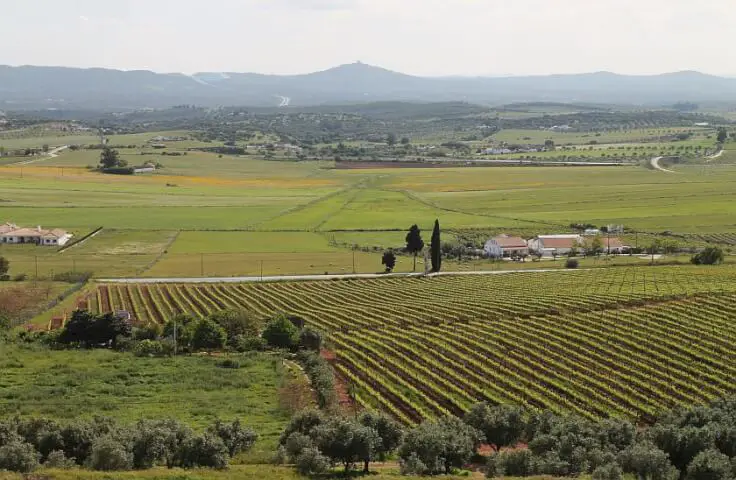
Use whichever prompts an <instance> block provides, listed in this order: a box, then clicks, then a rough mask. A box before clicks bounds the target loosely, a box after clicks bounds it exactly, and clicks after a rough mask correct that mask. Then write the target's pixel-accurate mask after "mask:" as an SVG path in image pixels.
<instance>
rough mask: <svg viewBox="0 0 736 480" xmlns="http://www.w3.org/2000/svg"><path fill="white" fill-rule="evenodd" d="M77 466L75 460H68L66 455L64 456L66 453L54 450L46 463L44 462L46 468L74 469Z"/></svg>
mask: <svg viewBox="0 0 736 480" xmlns="http://www.w3.org/2000/svg"><path fill="white" fill-rule="evenodd" d="M76 465H77V463H76V462H75V461H74V459H73V458H66V455H64V452H62V451H61V450H54V451H53V452H51V453H49V456H48V457H46V461H45V462H43V466H44V467H45V468H58V469H67V468H74V467H75V466H76Z"/></svg>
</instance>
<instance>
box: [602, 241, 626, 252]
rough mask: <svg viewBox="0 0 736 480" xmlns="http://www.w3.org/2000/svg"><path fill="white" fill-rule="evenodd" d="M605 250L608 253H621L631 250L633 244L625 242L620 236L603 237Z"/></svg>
mask: <svg viewBox="0 0 736 480" xmlns="http://www.w3.org/2000/svg"><path fill="white" fill-rule="evenodd" d="M601 243H602V244H603V251H604V252H606V253H613V254H621V253H628V252H629V251H631V246H630V245H626V244H624V242H622V241H621V239H620V238H614V237H603V238H601Z"/></svg>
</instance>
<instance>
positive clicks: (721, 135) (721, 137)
mask: <svg viewBox="0 0 736 480" xmlns="http://www.w3.org/2000/svg"><path fill="white" fill-rule="evenodd" d="M727 139H728V132H727V131H726V129H725V128H719V129H718V138H717V140H718V143H724V142H725V141H726V140H727Z"/></svg>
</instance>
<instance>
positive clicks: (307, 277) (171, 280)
mask: <svg viewBox="0 0 736 480" xmlns="http://www.w3.org/2000/svg"><path fill="white" fill-rule="evenodd" d="M581 270H582V269H581ZM573 271H575V270H565V269H561V268H536V269H517V270H487V271H477V272H441V273H430V274H429V275H427V276H428V277H445V276H470V275H506V274H510V273H547V272H573ZM423 276H424V274H423V273H390V274H383V273H356V274H347V275H284V276H268V277H266V276H264V277H263V278H261V277H209V278H100V279H97V282H99V283H252V282H287V281H302V280H348V279H370V278H402V277H403V278H412V277H414V278H418V277H423Z"/></svg>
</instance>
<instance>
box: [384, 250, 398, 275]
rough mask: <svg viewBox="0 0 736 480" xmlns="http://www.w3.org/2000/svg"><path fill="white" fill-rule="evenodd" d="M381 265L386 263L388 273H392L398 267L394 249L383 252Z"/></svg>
mask: <svg viewBox="0 0 736 480" xmlns="http://www.w3.org/2000/svg"><path fill="white" fill-rule="evenodd" d="M381 265H384V266H385V267H386V273H391V272H392V271H393V269H394V268H395V267H396V255H395V254H394V252H393V251H392V250H386V251H385V252H383V258H381Z"/></svg>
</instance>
